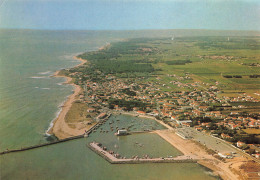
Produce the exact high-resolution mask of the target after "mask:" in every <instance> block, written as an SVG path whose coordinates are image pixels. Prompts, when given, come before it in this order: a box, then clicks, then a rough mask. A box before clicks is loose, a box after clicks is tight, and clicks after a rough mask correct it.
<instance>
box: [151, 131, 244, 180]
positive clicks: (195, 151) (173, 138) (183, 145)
mask: <svg viewBox="0 0 260 180" xmlns="http://www.w3.org/2000/svg"><path fill="white" fill-rule="evenodd" d="M155 133H157V134H158V135H159V136H161V137H162V138H163V139H164V140H166V141H167V142H169V143H170V144H171V145H173V146H174V147H175V148H177V149H178V150H179V151H181V152H182V153H183V154H184V155H187V156H195V157H197V158H198V159H201V160H199V161H198V163H199V164H201V165H203V166H205V167H207V168H209V169H211V170H212V171H213V172H214V173H215V174H216V175H219V176H221V178H222V179H224V180H234V179H240V178H239V175H238V174H237V173H234V171H239V168H238V167H239V166H235V165H234V164H235V163H236V162H241V160H239V161H237V159H238V158H241V157H238V158H234V159H232V160H230V162H227V163H225V162H223V161H220V160H218V159H216V158H215V157H213V156H212V155H210V154H208V153H207V152H206V150H205V149H202V148H201V147H200V146H198V145H197V144H195V143H194V142H193V141H191V140H188V139H182V138H181V137H179V136H178V135H176V134H175V131H173V130H157V131H155ZM231 165H233V166H232V168H235V167H237V169H234V170H233V169H230V166H231Z"/></svg>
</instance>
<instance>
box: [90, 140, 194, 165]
mask: <svg viewBox="0 0 260 180" xmlns="http://www.w3.org/2000/svg"><path fill="white" fill-rule="evenodd" d="M88 147H89V148H90V149H91V150H92V151H94V152H95V153H97V154H98V155H100V156H101V157H103V158H104V159H105V160H107V161H108V162H109V163H111V164H140V163H196V162H197V161H198V160H199V159H198V158H197V157H196V156H186V155H182V156H177V157H157V158H151V157H149V156H148V155H146V156H144V157H142V158H139V157H138V156H133V157H132V158H125V157H121V156H120V155H119V154H115V153H114V152H113V151H108V150H107V148H106V147H102V145H101V144H100V143H96V142H91V143H90V144H89V145H88Z"/></svg>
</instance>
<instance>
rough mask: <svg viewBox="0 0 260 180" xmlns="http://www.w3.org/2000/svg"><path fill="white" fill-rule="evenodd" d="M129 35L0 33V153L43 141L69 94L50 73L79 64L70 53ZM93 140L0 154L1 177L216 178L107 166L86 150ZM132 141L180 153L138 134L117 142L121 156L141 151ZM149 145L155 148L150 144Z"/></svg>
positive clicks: (175, 169)
mask: <svg viewBox="0 0 260 180" xmlns="http://www.w3.org/2000/svg"><path fill="white" fill-rule="evenodd" d="M142 33H143V32H142ZM137 34H138V33H137ZM130 36H133V35H131V34H129V32H127V33H125V34H124V33H121V34H120V37H119V35H118V34H117V33H116V32H108V31H107V32H95V31H32V30H0V151H3V150H5V149H13V148H20V147H24V146H29V145H35V144H39V143H44V142H46V138H45V136H44V134H45V132H46V130H47V129H48V127H49V125H50V123H51V121H52V120H53V119H54V118H55V117H56V116H57V113H58V112H59V106H61V105H62V103H63V102H64V101H65V100H66V97H67V96H68V95H70V94H71V93H72V90H73V88H72V86H70V85H64V84H62V82H64V81H65V79H64V78H54V77H51V75H52V74H53V73H54V72H55V71H57V70H59V69H62V68H69V67H73V66H75V65H76V64H79V62H78V61H75V60H74V59H73V56H74V55H77V54H79V53H81V52H84V51H92V50H96V49H98V48H99V47H101V46H102V45H105V44H106V43H107V42H111V41H117V40H120V39H121V38H122V37H130ZM139 36H142V35H139ZM122 118H123V119H127V118H128V119H129V117H122ZM95 136H96V138H100V137H102V136H101V135H100V136H99V135H98V134H96V135H93V137H90V138H89V139H88V140H86V139H80V140H75V141H71V142H67V143H62V144H58V145H53V146H49V147H44V148H39V149H35V150H30V151H26V152H21V153H13V154H7V155H3V156H0V179H1V180H2V179H93V180H99V179H123V178H124V179H134V178H135V179H158V178H159V177H160V179H184V180H185V179H191V178H193V179H215V178H216V177H213V176H211V175H209V174H210V171H208V170H207V169H205V168H203V167H202V166H200V165H198V164H195V163H188V164H184V163H179V164H145V165H144V164H142V165H122V166H121V165H120V166H119V165H110V164H109V163H108V162H106V161H105V160H104V159H102V158H101V157H99V156H98V155H96V154H95V153H93V152H92V151H91V150H89V149H88V148H87V147H86V144H87V143H88V142H89V141H90V140H92V139H91V138H95ZM108 137H109V136H108ZM136 141H138V142H141V141H144V142H142V144H144V145H145V146H147V147H150V148H149V149H150V151H149V152H150V153H154V155H156V156H157V155H161V154H162V155H167V154H175V153H177V154H178V153H179V152H178V151H177V150H176V149H175V148H173V147H172V146H170V145H169V144H167V142H165V141H164V140H162V139H161V138H160V137H159V136H157V135H151V136H147V135H141V134H139V135H134V136H132V137H129V138H128V139H125V140H124V139H121V141H119V145H120V146H122V148H121V149H120V151H119V152H120V153H123V154H124V153H125V155H126V156H130V155H131V152H133V153H140V150H138V151H137V152H135V151H134V149H135V148H133V146H131V145H133V143H134V142H136ZM150 141H151V142H153V143H154V144H150V146H148V145H149V142H150ZM112 142H113V143H114V141H112ZM156 144H159V145H160V146H156ZM112 145H113V144H112ZM112 145H111V147H113V146H112ZM108 146H109V144H108ZM128 146H129V147H128ZM129 149H133V150H130V151H129ZM151 149H153V150H151Z"/></svg>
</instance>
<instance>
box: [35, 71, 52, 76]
mask: <svg viewBox="0 0 260 180" xmlns="http://www.w3.org/2000/svg"><path fill="white" fill-rule="evenodd" d="M38 74H42V75H44V74H51V71H46V72H39V73H38Z"/></svg>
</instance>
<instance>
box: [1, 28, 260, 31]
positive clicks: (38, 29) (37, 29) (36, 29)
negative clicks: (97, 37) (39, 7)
mask: <svg viewBox="0 0 260 180" xmlns="http://www.w3.org/2000/svg"><path fill="white" fill-rule="evenodd" d="M0 30H35V31H162V30H201V31H251V32H252V31H255V32H260V30H250V29H248V30H238V29H204V28H202V29H196V28H194V29H186V28H183V29H181V28H180V29H164V28H162V29H159V28H158V29H47V28H46V29H45V28H44V29H40V28H1V27H0Z"/></svg>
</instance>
